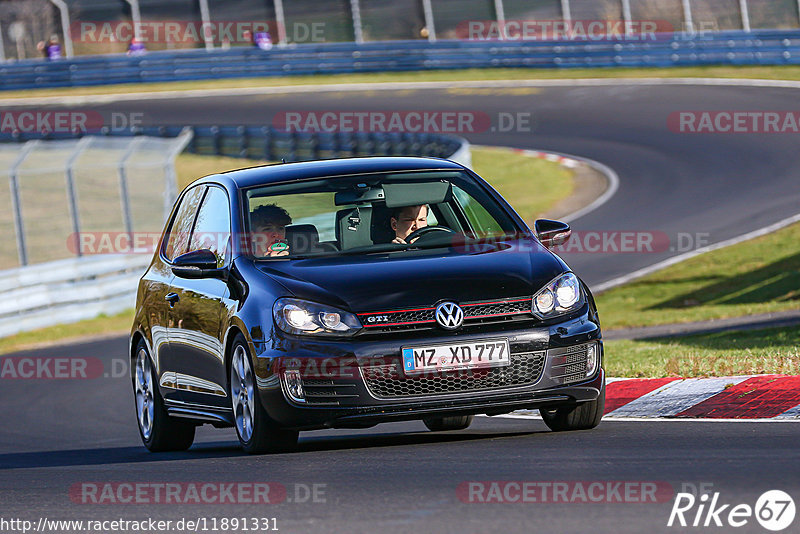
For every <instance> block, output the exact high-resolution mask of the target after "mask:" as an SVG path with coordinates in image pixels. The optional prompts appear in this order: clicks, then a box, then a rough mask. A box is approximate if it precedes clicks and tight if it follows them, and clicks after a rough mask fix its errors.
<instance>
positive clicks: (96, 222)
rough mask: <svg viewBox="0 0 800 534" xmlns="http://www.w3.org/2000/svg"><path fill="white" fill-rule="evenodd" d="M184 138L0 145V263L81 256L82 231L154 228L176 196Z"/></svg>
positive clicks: (87, 139)
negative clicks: (1, 186)
mask: <svg viewBox="0 0 800 534" xmlns="http://www.w3.org/2000/svg"><path fill="white" fill-rule="evenodd" d="M190 139H191V132H190V131H187V133H185V134H182V135H180V136H178V137H177V138H156V137H147V136H138V137H99V136H87V137H83V138H81V139H67V140H58V141H53V140H51V141H46V140H32V141H27V142H26V143H24V144H22V145H20V144H17V143H0V169H2V172H3V174H4V175H5V176H7V177H8V188H7V189H6V191H7V192H8V193H6V194H0V240H2V241H3V242H4V243H7V244H8V246H5V247H3V249H2V252H0V269H9V268H14V267H19V266H25V265H30V264H37V263H43V262H50V261H55V260H60V259H64V258H70V257H76V256H80V255H81V253H82V252H81V251H82V248H81V246H80V243H79V236H83V235H87V236H90V237H92V238H96V237H98V236H114V235H120V234H132V233H133V232H136V233H159V232H160V231H161V230H162V227H163V224H164V221H165V219H166V216H167V215H168V213H169V210H170V209H171V208H172V203H173V202H174V200H175V198H176V196H177V184H176V177H175V169H174V160H175V157H176V156H177V154H178V153H179V152H181V151H182V150H183V149H184V148H185V147H186V145H187V144H188V143H189V141H190ZM12 243H16V247H14V246H13V245H12ZM98 245H99V244H98Z"/></svg>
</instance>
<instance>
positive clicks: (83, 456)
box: [0, 85, 800, 534]
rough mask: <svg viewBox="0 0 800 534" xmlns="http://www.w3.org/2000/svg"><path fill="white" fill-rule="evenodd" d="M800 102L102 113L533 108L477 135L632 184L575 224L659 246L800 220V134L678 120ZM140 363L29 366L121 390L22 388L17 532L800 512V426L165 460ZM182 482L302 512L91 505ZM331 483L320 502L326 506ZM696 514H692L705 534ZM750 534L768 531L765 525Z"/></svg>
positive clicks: (363, 98)
mask: <svg viewBox="0 0 800 534" xmlns="http://www.w3.org/2000/svg"><path fill="white" fill-rule="evenodd" d="M796 102H797V93H796V91H795V90H790V89H777V88H747V87H742V88H737V87H703V86H663V85H619V86H601V87H591V86H574V85H569V86H564V87H543V88H541V89H537V90H525V91H516V92H515V91H511V90H504V89H466V88H464V89H456V90H446V89H435V90H427V89H426V90H396V91H388V92H387V91H370V92H349V91H333V92H330V93H298V94H286V95H260V96H236V97H234V98H220V97H208V98H202V99H197V98H181V99H178V100H158V99H152V100H150V99H149V100H145V101H141V102H114V103H109V104H103V105H98V106H95V107H94V109H98V110H101V111H104V112H110V111H116V112H143V113H144V114H145V115H144V117H145V122H150V123H161V124H165V123H177V124H180V123H195V124H199V123H205V124H213V123H219V124H223V123H225V124H241V123H249V124H269V123H270V122H271V121H272V119H273V116H274V115H275V114H276V113H277V112H279V111H286V110H296V111H306V110H359V111H360V110H376V111H394V110H397V111H400V110H474V111H480V112H484V113H487V114H488V115H489V116H491V117H492V118H493V121H494V120H495V119H496V117H497V116H498V113H501V112H502V113H517V112H523V113H527V112H530V113H532V117H533V119H534V128H533V129H532V131H530V132H520V131H513V132H500V131H494V132H492V131H487V132H484V133H476V134H464V136H465V137H467V138H468V139H469V140H470V141H471V142H473V143H479V144H492V145H503V146H514V147H518V148H536V149H547V150H554V151H559V152H565V153H570V154H575V155H579V156H584V157H589V158H592V159H595V160H597V161H600V162H602V163H605V164H606V165H608V166H610V167H611V168H613V169H614V170H616V171H617V172H618V174H619V177H620V188H619V191H618V192H617V194H616V195H615V196H614V197H613V198H612V199H611V200H610V201H609V202H608V203H606V204H605V205H603V206H602V207H600V208H599V209H597V210H596V211H594V212H592V213H590V214H588V215H587V216H585V217H582V218H580V219H577V220H575V221H573V222H572V223H571V224H572V226H573V227H574V228H575V229H576V230H578V231H596V230H631V231H657V232H664V233H665V234H667V235H669V236H670V237H671V238H673V239H676V238H675V236H677V235H678V234H679V233H685V234H687V235H697V234H702V235H703V236H705V237H704V239H706V240H707V241H708V243H714V242H719V241H723V240H725V239H729V238H732V237H735V236H738V235H742V234H744V233H746V232H749V231H752V230H755V229H757V228H761V227H764V226H766V225H769V224H772V223H775V222H776V221H779V220H781V219H784V218H786V217H789V216H791V215H795V214H796V213H797V212H800V208H799V207H800V186H799V185H798V184H800V166H798V155H797V148H796V147H797V135H799V134H794V135H791V134H769V135H767V134H744V133H742V134H680V133H674V132H671V131H670V130H669V129H668V127H667V117H668V116H669V114H670V113H672V112H676V111H687V110H693V111H700V110H729V111H734V110H736V111H756V110H771V111H774V110H792V109H794V107H795V106H796ZM57 107H59V108H61V109H63V107H64V106H57ZM84 107H85V106H84ZM495 124H496V123H495ZM487 178H491V176H487ZM704 244H705V243H704ZM678 252H679V251H677V250H673V251H670V250H664V251H662V252H660V253H651V254H571V255H569V256H568V257H567V260H568V262H569V263H570V264H571V265H572V266H573V268H574V270H575V271H576V272H577V273H578V274H579V275H581V276H582V277H583V278H584V279H586V280H587V282H589V283H590V284H598V283H602V282H604V281H607V280H609V279H612V278H614V277H616V276H620V275H622V274H625V273H628V272H631V271H634V270H636V269H638V268H641V267H645V266H648V265H651V264H653V263H656V262H657V261H660V260H662V259H664V258H667V257H669V256H670V255H674V254H677V253H678ZM601 312H602V310H601ZM125 352H126V347H125V340H124V339H120V338H112V339H107V340H99V341H95V342H91V343H84V344H79V345H71V346H64V347H52V348H47V349H40V350H36V351H32V352H29V353H25V354H18V355H16V356H36V357H43V358H50V357H78V356H80V357H92V358H99V359H100V360H102V363H103V368H104V370H105V372H106V375H107V376H105V377H103V378H96V379H93V380H61V381H58V380H2V384H1V385H0V399H2V405H3V410H2V412H1V413H0V425H2V428H3V432H2V433H0V495H2V497H0V510H1V511H2V512H1V513H2V518H3V519H7V518H20V519H25V520H29V521H33V522H34V524H35V523H36V522H37V521H38V520H39V518H40V517H47V518H48V519H83V520H87V519H102V520H112V519H119V518H124V519H131V520H133V519H136V520H143V519H148V518H160V519H164V520H172V521H177V520H180V519H181V518H187V519H192V520H196V519H197V518H207V521H211V518H217V519H218V520H219V519H221V518H232V517H238V518H253V517H261V518H276V520H277V527H278V528H279V531H281V532H347V533H351V532H353V533H356V532H383V533H387V534H388V533H406V532H419V533H425V532H453V533H459V534H465V533H472V532H545V531H548V532H584V531H589V530H592V531H596V532H611V531H614V532H631V533H641V532H669V531H677V530H680V531H697V530H699V528H702V527H698V528H691V527H689V528H686V529H678V528H677V527H672V528H670V527H668V526H667V522H668V520H669V517H670V510H671V509H672V505H673V501H674V498H675V494H676V493H677V492H680V491H682V490H683V489H693V488H695V489H701V488H702V489H704V490H705V492H706V493H707V494H713V493H715V492H719V497H718V499H719V503H720V504H730V505H732V506H733V505H736V504H748V505H750V506H751V507H752V506H754V505H755V503H756V500H757V499H758V497H759V495H761V494H762V493H763V492H765V491H767V490H771V489H780V490H783V491H785V492H787V493H789V495H792V496H793V497H794V499H795V501H797V499H798V498H800V452H798V447H797V442H798V436H799V435H800V433H799V431H800V426H798V425H797V424H795V423H761V422H736V423H731V422H689V421H656V422H640V421H635V422H634V421H605V422H603V423H602V424H601V425H600V426H599V427H598V428H597V429H595V430H593V431H588V432H573V433H553V432H549V431H548V430H547V428H546V427H545V426H544V424H543V423H542V422H541V421H537V420H523V419H510V418H499V417H495V418H486V417H481V418H476V421H475V423H474V424H473V426H472V427H471V428H470V429H468V430H465V431H460V432H452V433H431V432H428V431H427V430H426V429H425V428H424V426H423V425H422V423H417V422H414V423H393V424H388V425H382V426H378V427H375V428H372V429H368V430H335V431H333V430H332V431H321V432H313V433H307V434H301V442H300V447H299V451H298V452H296V453H291V454H280V455H273V456H262V457H249V456H245V455H243V454H241V453H240V451H239V449H238V446H237V445H238V444H237V442H236V438H235V434H234V431H233V430H232V429H226V430H213V429H211V428H210V427H203V428H202V429H201V430H200V431H199V432H198V440H197V441H196V445H195V446H194V447H193V448H192V449H191V450H190V451H188V452H186V453H175V454H159V455H155V454H150V453H148V452H147V451H146V450H145V449H144V448H143V447H142V446H141V444H140V441H139V436H138V433H137V429H136V422H135V416H134V407H133V399H132V392H131V387H130V381H129V378H127V375H126V369H125V368H124V367H125V364H124V361H125V360H126V358H125ZM115 362H116V363H115ZM488 481H526V482H540V483H544V484H545V485H547V484H552V483H557V482H569V483H571V484H572V485H571V486H570V487H574V486H575V485H576V484H575V483H581V484H583V486H584V487H585V486H588V485H589V484H591V483H593V482H601V483H603V484H606V483H609V482H611V483H613V482H634V483H642V484H655V485H656V486H657V487H658V488H660V489H661V490H660V491H659V492H658V494H657V495H658V498H657V499H656V501H657V502H645V503H640V502H634V501H635V500H636V498H635V496H633V495H631V496H629V497H625V498H623V500H625V501H626V502H616V500H615V498H614V495H613V494H610V496H607V498H605V499H600V502H591V503H590V502H583V501H582V500H581V499H580V496H575V495H574V494H573V495H572V497H571V498H570V499H568V500H569V501H571V502H563V501H559V502H554V503H553V502H551V503H541V502H536V503H532V502H528V503H509V502H503V503H497V502H490V503H478V502H469V501H470V499H469V498H468V497H465V494H464V493H463V492H462V491H461V490H460V488H461V489H463V488H464V487H465V486H464V485H468V484H469V483H470V482H484V483H488ZM173 482H179V483H184V486H183V487H186V485H187V484H191V483H195V484H203V483H249V482H257V483H264V482H273V483H277V484H280V485H282V486H280V487H283V488H285V489H286V499H285V500H283V499H280V500H282V501H283V502H280V503H274V504H246V503H245V502H243V501H245V500H246V499H244V498H242V499H241V501H242V502H240V503H238V504H217V503H215V502H202V503H194V502H193V501H191V500H188V499H185V502H183V503H181V504H174V503H173V504H168V503H163V502H160V503H149V504H121V503H119V502H116V501H115V497H111V498H110V501H112V502H111V503H108V500H107V501H106V504H94V503H92V502H84V501H85V500H86V499H83V498H82V497H81V493H80V491H78V492H77V493H76V491H75V488H85V487H86V484H90V485H91V484H95V485H99V486H101V487H102V486H103V485H104V484H111V485H112V487H114V488H118V487H119V484H118V483H130V484H137V483H155V484H158V483H173ZM315 485H316V486H315ZM314 487H316V489H317V492H318V494H317V499H316V501H317V502H313V501H314V499H313V497H309V496H308V495H309V491H312V492H313V489H314ZM487 487H488V486H487ZM71 490H72V492H71ZM465 501H466V502H465ZM606 501H610V502H606ZM696 511H697V506H695V507H694V508H693V509H692V510H691V513H689V512H687V514H686V517H687V520H688V521H690V522H691V521H692V520H694V517H695V512H696ZM726 515H727V511H726V512H725V513H724V514H722V515H721V518H722V519H723V520H725V519H726ZM703 520H705V515H703V519H702V520H701V521H703ZM206 525H207V526H208V527H209V528H210V527H211V523H209V522H207V523H206ZM796 525H797V520H795V526H794V528H796ZM711 528H712V529H714V528H715V527H711ZM198 530H200V531H202V527H201V528H200V529H198ZM717 530H719V531H724V532H727V531H729V530H731V528H730V527H729V526H727V525H726V527H725V528H719V529H717ZM3 531H6V530H3ZM240 531H241V530H240ZM736 531H738V532H765V530H764V529H763V528H762V527H761V526H760V525H759V524H758V523H757V522H756V520H755V519H754V518H750V519H749V521H748V523H747V524H746V525H745V526H743V527H742V528H738V529H736ZM787 531H792V529H789V530H787Z"/></svg>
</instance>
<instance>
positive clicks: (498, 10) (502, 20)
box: [494, 0, 506, 41]
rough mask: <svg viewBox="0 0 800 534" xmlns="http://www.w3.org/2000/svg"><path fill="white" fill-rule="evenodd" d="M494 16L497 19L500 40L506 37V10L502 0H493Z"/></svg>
mask: <svg viewBox="0 0 800 534" xmlns="http://www.w3.org/2000/svg"><path fill="white" fill-rule="evenodd" d="M494 18H495V20H497V29H498V33H499V35H500V40H501V41H502V40H504V39H505V38H506V10H505V8H504V7H503V0H494Z"/></svg>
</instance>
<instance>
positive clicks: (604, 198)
mask: <svg viewBox="0 0 800 534" xmlns="http://www.w3.org/2000/svg"><path fill="white" fill-rule="evenodd" d="M517 152H519V153H522V154H524V155H526V156H528V157H531V158H536V157H537V154H551V155H553V156H555V157H556V158H563V159H566V160H575V161H579V162H581V163H584V164H586V165H588V166H589V167H592V168H593V169H594V170H596V171H597V172H599V173H600V174H602V175H603V176H605V178H606V181H607V182H608V186H607V187H606V190H605V191H604V192H603V194H602V195H600V196H599V197H597V198H596V199H595V200H594V201H593V202H592V203H591V204H589V205H588V206H584V207H583V208H581V209H579V210H577V211H574V212H572V213H570V214H569V215H566V216H564V217H561V218H560V220H562V221H564V222H570V221H574V220H575V219H578V218H580V217H583V216H584V215H586V214H588V213H589V212H591V211H594V210H596V209H597V208H599V207H600V206H602V205H603V204H605V203H606V202H608V201H609V200H611V197H613V196H614V194H615V193H616V192H617V190H618V189H619V175H618V174H617V173H616V172H615V171H614V169H612V168H611V167H609V166H608V165H604V164H603V163H600V162H599V161H595V160H593V159H589V158H584V157H583V156H575V155H572V154H565V153H564V152H551V151H549V150H528V149H519V150H517Z"/></svg>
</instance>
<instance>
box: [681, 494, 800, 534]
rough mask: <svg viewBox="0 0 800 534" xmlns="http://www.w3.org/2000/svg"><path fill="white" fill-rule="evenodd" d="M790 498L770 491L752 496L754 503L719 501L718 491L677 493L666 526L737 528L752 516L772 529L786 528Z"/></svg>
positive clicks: (791, 511)
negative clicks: (755, 496)
mask: <svg viewBox="0 0 800 534" xmlns="http://www.w3.org/2000/svg"><path fill="white" fill-rule="evenodd" d="M794 516H795V505H794V500H793V499H792V498H791V496H789V494H788V493H786V492H784V491H781V490H770V491H766V492H764V493H762V494H761V495H760V496H759V497H758V499H756V502H755V506H751V505H750V504H746V503H740V504H732V503H726V502H723V500H722V499H721V498H720V493H719V492H718V491H717V492H714V493H713V494H712V495H709V494H708V493H707V492H703V493H702V494H701V495H700V496H699V497H698V496H696V494H694V493H683V492H681V493H678V494H677V495H676V496H675V502H674V503H673V505H672V511H671V512H670V514H669V521H667V526H668V527H671V526H681V527H686V526H691V527H723V526H724V527H729V528H731V527H732V528H740V527H743V526H745V525H748V524H750V523H751V522H752V520H753V519H755V520H756V521H757V522H758V523H759V524H760V525H761V526H762V527H764V528H765V529H767V530H771V531H773V532H778V531H781V530H784V529H786V528H788V527H789V526H790V525H791V524H792V523H793V522H794Z"/></svg>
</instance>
